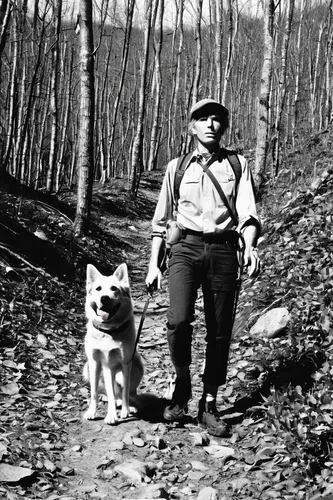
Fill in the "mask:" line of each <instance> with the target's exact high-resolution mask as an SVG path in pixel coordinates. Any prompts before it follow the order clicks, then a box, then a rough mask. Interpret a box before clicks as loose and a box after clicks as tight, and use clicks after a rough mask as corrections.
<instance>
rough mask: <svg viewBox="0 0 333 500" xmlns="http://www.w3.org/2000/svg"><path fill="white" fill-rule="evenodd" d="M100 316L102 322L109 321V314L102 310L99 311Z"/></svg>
mask: <svg viewBox="0 0 333 500" xmlns="http://www.w3.org/2000/svg"><path fill="white" fill-rule="evenodd" d="M97 314H98V316H99V317H100V318H101V320H102V321H107V320H108V319H109V316H110V315H109V313H108V312H106V311H102V309H98V310H97Z"/></svg>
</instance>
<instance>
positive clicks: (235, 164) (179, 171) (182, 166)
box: [173, 148, 242, 212]
mask: <svg viewBox="0 0 333 500" xmlns="http://www.w3.org/2000/svg"><path fill="white" fill-rule="evenodd" d="M222 154H223V155H224V157H225V158H227V160H228V162H229V164H230V166H231V168H232V170H233V171H234V174H235V177H236V188H237V187H238V184H239V181H240V178H241V176H242V166H241V163H240V161H239V158H238V154H237V153H236V151H233V150H231V149H225V148H223V149H222ZM192 156H193V152H191V153H186V154H184V155H181V156H180V157H179V158H178V160H177V166H176V171H175V179H174V185H173V196H174V207H175V211H176V212H177V209H178V201H179V187H180V183H181V181H182V178H183V175H184V173H185V170H186V168H187V166H188V163H189V161H190V159H191V158H192Z"/></svg>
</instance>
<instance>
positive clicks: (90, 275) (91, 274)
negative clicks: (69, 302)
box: [87, 264, 102, 287]
mask: <svg viewBox="0 0 333 500" xmlns="http://www.w3.org/2000/svg"><path fill="white" fill-rule="evenodd" d="M100 276H102V275H101V273H100V272H99V271H98V269H96V267H95V266H93V265H92V264H88V265H87V287H89V285H91V284H92V283H94V281H96V280H97V278H99V277H100Z"/></svg>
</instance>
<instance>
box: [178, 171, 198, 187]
mask: <svg viewBox="0 0 333 500" xmlns="http://www.w3.org/2000/svg"><path fill="white" fill-rule="evenodd" d="M201 177H202V171H201V172H191V173H190V174H189V175H187V172H185V174H184V176H183V179H182V183H184V184H187V185H191V184H199V182H200V179H201Z"/></svg>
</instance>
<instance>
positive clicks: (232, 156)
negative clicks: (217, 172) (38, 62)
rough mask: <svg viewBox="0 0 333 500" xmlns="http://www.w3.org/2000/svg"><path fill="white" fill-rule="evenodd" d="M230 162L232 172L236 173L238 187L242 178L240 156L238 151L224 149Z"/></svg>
mask: <svg viewBox="0 0 333 500" xmlns="http://www.w3.org/2000/svg"><path fill="white" fill-rule="evenodd" d="M223 151H224V153H225V155H226V157H227V159H228V162H229V163H230V166H231V168H232V170H233V171H234V174H235V177H236V185H237V186H238V184H239V181H240V178H241V177H242V165H241V163H240V161H239V158H238V154H237V153H236V151H232V150H230V149H223Z"/></svg>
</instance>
